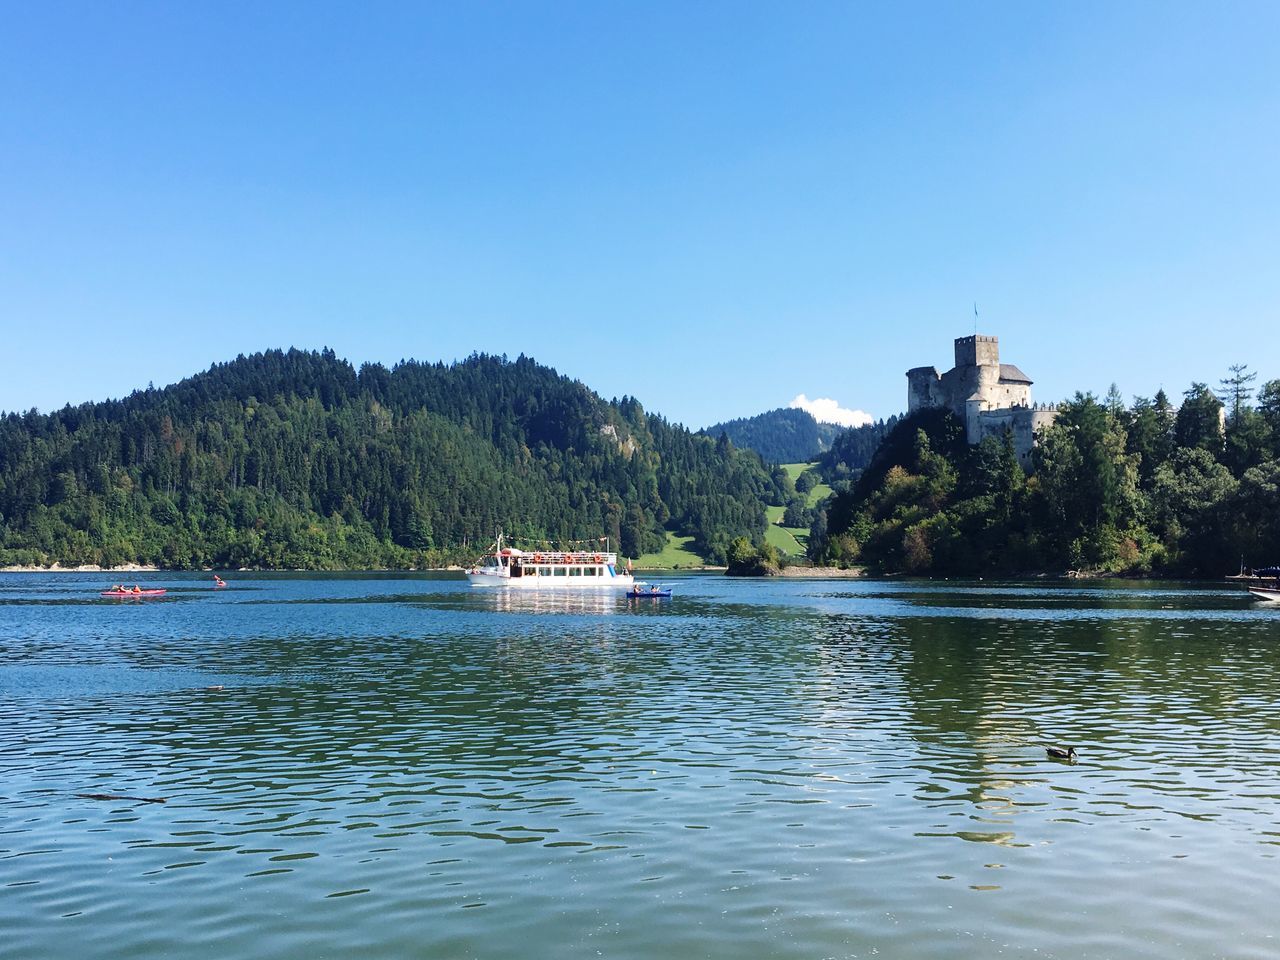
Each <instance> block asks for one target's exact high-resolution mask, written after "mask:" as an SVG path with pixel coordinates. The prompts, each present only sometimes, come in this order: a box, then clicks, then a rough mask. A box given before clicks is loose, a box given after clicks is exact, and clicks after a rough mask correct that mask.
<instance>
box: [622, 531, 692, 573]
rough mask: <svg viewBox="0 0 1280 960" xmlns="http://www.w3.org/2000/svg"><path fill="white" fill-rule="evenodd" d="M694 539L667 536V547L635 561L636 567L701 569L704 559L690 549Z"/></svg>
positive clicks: (672, 534) (673, 535)
mask: <svg viewBox="0 0 1280 960" xmlns="http://www.w3.org/2000/svg"><path fill="white" fill-rule="evenodd" d="M692 542H693V537H677V536H676V535H675V534H674V533H668V534H667V545H666V546H665V547H663V548H662V552H661V553H646V554H645V555H644V556H642V557H639V558H638V559H637V560H636V561H635V566H636V567H640V568H648V569H662V570H671V569H673V568H675V567H701V566H703V564H704V562H705V561H703V559H702V558H701V557H700V556H698V555H697V554H696V553H694V552H693V551H692V550H690V549H689V544H690V543H692Z"/></svg>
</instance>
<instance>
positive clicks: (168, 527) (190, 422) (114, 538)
mask: <svg viewBox="0 0 1280 960" xmlns="http://www.w3.org/2000/svg"><path fill="white" fill-rule="evenodd" d="M782 496H783V492H782V491H781V489H780V488H779V481H778V480H777V479H776V478H775V477H773V476H772V475H771V474H770V473H769V472H768V471H767V470H766V469H765V467H764V465H763V464H762V463H761V461H760V459H759V457H758V456H756V455H755V454H754V453H751V452H750V451H747V450H740V449H735V448H734V447H733V445H732V444H729V443H727V442H723V443H722V442H718V441H717V439H716V438H712V437H705V436H700V435H697V434H694V433H692V432H690V431H688V430H686V429H685V428H683V427H681V426H678V425H673V424H670V423H668V422H667V420H665V419H664V418H663V417H661V416H657V415H655V414H650V413H646V412H645V410H644V409H643V407H642V406H641V405H640V403H639V401H637V400H635V399H634V398H631V397H624V398H622V399H621V400H618V401H613V402H609V401H606V400H604V399H602V398H601V397H600V396H598V395H597V394H596V393H594V392H592V391H591V390H589V389H588V388H587V387H586V386H584V385H583V384H582V383H580V382H578V381H575V380H572V379H570V378H568V377H565V376H562V375H560V374H558V373H557V372H556V371H555V370H552V369H551V368H549V367H544V366H542V365H540V364H538V363H536V362H535V361H533V360H531V359H529V358H526V357H523V356H522V357H520V358H518V359H516V360H514V361H509V360H507V359H506V358H505V357H494V356H486V355H474V356H472V357H470V358H468V359H467V360H465V361H462V362H459V363H454V364H443V363H435V364H431V363H419V362H416V361H408V362H404V363H400V364H398V365H396V366H395V367H392V368H390V369H388V368H386V367H384V366H381V365H379V364H365V365H364V366H362V367H360V369H359V370H356V369H355V368H354V367H353V366H352V365H351V364H350V363H348V362H347V361H345V360H341V359H339V358H338V357H336V356H335V355H334V354H333V352H332V351H330V350H324V351H321V352H314V351H302V350H294V349H290V350H287V351H283V350H271V351H267V352H265V353H260V354H255V355H253V356H249V357H244V356H241V357H238V358H237V359H235V360H233V361H230V362H228V363H223V364H216V365H214V366H213V367H211V368H210V369H209V370H207V371H205V372H204V373H200V374H197V375H195V376H193V377H190V378H188V379H186V380H183V381H182V382H180V383H177V384H174V385H172V386H168V387H164V388H162V389H147V390H145V391H136V392H134V393H133V394H131V395H130V396H128V397H126V398H125V399H123V400H111V401H105V402H101V403H88V404H83V405H81V406H78V407H70V406H68V407H65V408H64V409H62V410H60V411H57V412H54V413H49V414H39V413H36V412H34V411H32V412H29V413H26V414H17V413H11V414H7V415H3V416H0V565H4V564H49V563H52V562H54V561H57V562H60V563H62V564H64V565H69V564H85V563H97V564H102V565H103V566H110V565H118V564H123V563H129V562H137V563H155V564H159V565H161V566H164V567H169V568H193V567H203V566H216V567H241V566H248V567H257V566H260V567H271V568H294V567H297V568H308V569H338V568H363V567H407V566H427V565H438V564H441V563H445V562H449V561H463V562H465V560H466V559H467V558H468V557H470V558H471V559H474V557H475V554H476V551H477V550H478V549H480V548H482V547H483V546H484V545H485V544H486V543H487V542H488V540H489V539H490V538H491V537H492V535H493V533H494V530H495V528H497V527H499V526H502V527H503V528H504V529H505V531H506V532H507V533H508V534H509V535H515V536H521V537H525V538H546V539H581V538H590V537H599V536H609V537H610V538H612V540H613V542H614V544H615V546H617V547H620V549H621V552H622V553H623V554H624V555H628V556H638V555H640V554H642V553H645V552H649V551H653V550H657V549H661V547H662V546H663V545H664V544H665V543H666V540H667V534H668V533H675V534H680V535H683V536H689V537H693V538H694V539H693V545H694V547H695V549H696V550H697V551H698V552H699V553H700V554H701V555H702V556H703V557H705V558H707V559H710V560H723V558H724V556H725V552H726V550H727V547H728V545H729V543H730V542H731V541H732V540H733V539H734V538H735V537H738V536H748V537H752V538H756V537H759V536H761V535H762V534H763V531H764V526H765V509H764V507H765V504H766V503H779V502H781V498H782Z"/></svg>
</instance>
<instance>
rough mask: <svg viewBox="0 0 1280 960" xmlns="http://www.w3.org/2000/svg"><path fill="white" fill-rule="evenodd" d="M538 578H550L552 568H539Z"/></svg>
mask: <svg viewBox="0 0 1280 960" xmlns="http://www.w3.org/2000/svg"><path fill="white" fill-rule="evenodd" d="M538 576H540V577H549V576H551V568H550V567H539V568H538Z"/></svg>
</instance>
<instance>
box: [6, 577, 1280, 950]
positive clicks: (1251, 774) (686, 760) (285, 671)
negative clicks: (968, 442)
mask: <svg viewBox="0 0 1280 960" xmlns="http://www.w3.org/2000/svg"><path fill="white" fill-rule="evenodd" d="M117 579H118V577H117ZM110 582H112V581H111V577H110V575H75V574H63V575H27V574H0V956H3V957H6V958H8V957H14V958H28V957H29V958H62V957H66V958H75V960H89V958H130V960H138V958H155V957H182V958H187V957H217V958H237V957H246V958H248V957H253V958H304V957H305V958H318V957H334V958H339V957H342V958H346V957H353V956H366V957H379V958H399V957H442V958H444V957H449V958H452V957H459V958H462V957H479V958H491V957H492V958H502V957H583V956H603V957H611V958H641V957H644V958H648V957H709V958H744V957H750V958H793V957H794V958H821V957H868V956H874V955H877V954H878V955H880V956H887V957H895V958H917V957H930V958H932V957H938V958H941V957H948V958H952V957H956V956H973V957H987V956H996V955H1004V956H1036V957H1042V958H1044V957H1073V958H1074V957H1124V958H1136V957H1151V958H1161V960H1169V958H1179V957H1186V958H1196V960H1202V958H1206V957H1219V956H1221V957H1232V958H1237V957H1259V958H1261V957H1267V958H1274V957H1275V956H1277V955H1278V954H1280V920H1278V919H1277V914H1276V904H1277V903H1280V862H1278V861H1277V854H1280V736H1278V735H1280V608H1278V607H1277V606H1274V605H1273V606H1271V608H1270V609H1268V608H1267V605H1265V604H1257V603H1253V602H1251V601H1249V600H1248V599H1247V598H1246V597H1245V596H1244V595H1243V594H1242V593H1241V592H1237V591H1233V590H1230V589H1227V588H1221V587H1210V586H1206V587H1205V588H1201V589H1197V588H1194V587H1187V586H1168V585H1157V584H1137V585H1135V584H1106V585H1098V586H1093V585H1081V586H1059V585H1045V584H1028V583H930V582H857V581H846V582H818V581H780V582H754V581H751V582H746V581H732V580H727V579H724V578H722V577H714V576H701V577H686V578H674V579H673V580H671V582H673V583H674V585H675V587H676V595H675V597H674V598H673V599H672V600H670V601H664V602H655V601H631V602H630V604H629V603H628V601H627V600H625V599H624V598H620V597H613V596H610V597H594V598H581V597H570V598H556V597H552V596H545V595H544V596H532V597H526V596H512V595H510V594H507V593H503V592H496V591H492V590H488V591H486V590H480V589H472V588H470V587H468V585H467V584H466V583H464V582H462V581H459V580H447V579H432V578H430V577H428V576H419V577H414V576H409V575H400V576H394V577H392V576H343V577H326V576H310V575H298V576H268V575H258V576H253V575H248V574H241V575H238V576H234V577H232V583H231V586H230V588H229V589H227V590H224V591H217V592H215V591H213V590H211V589H209V588H208V582H207V581H206V580H205V579H204V578H195V577H191V578H186V579H183V578H180V577H172V576H167V575H154V574H153V575H144V576H143V577H142V579H141V581H140V582H143V583H144V585H146V584H147V583H154V584H156V585H162V586H166V587H168V588H169V590H170V594H169V596H168V597H166V598H165V599H163V600H160V601H143V602H139V601H129V602H119V601H107V600H99V599H98V597H97V590H98V589H100V588H102V587H104V586H106V585H107V584H109V583H110ZM216 685H221V686H222V687H223V688H224V689H222V690H220V691H217V690H208V689H206V688H207V687H210V686H216ZM1046 742H1051V743H1070V744H1075V745H1077V746H1078V749H1079V762H1078V763H1077V764H1075V765H1068V764H1064V763H1058V762H1054V761H1052V760H1049V759H1048V758H1047V757H1046V755H1045V751H1044V749H1043V746H1042V745H1043V744H1044V743H1046ZM86 793H96V794H123V795H128V796H136V797H155V798H158V797H163V798H166V800H167V802H166V803H164V804H156V803H143V802H138V801H133V800H97V799H89V798H85V797H80V796H77V794H86Z"/></svg>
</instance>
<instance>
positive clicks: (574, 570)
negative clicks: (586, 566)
mask: <svg viewBox="0 0 1280 960" xmlns="http://www.w3.org/2000/svg"><path fill="white" fill-rule="evenodd" d="M569 576H571V577H580V576H582V568H581V567H570V568H569Z"/></svg>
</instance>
